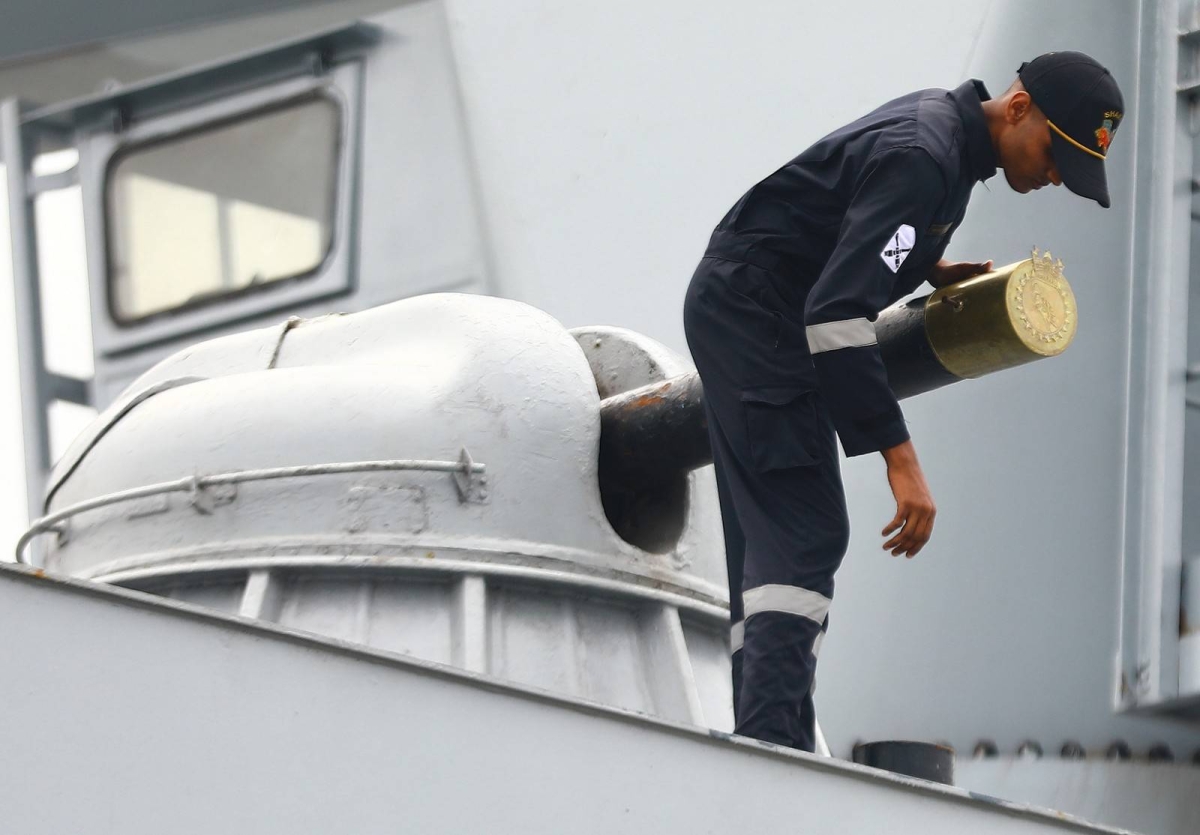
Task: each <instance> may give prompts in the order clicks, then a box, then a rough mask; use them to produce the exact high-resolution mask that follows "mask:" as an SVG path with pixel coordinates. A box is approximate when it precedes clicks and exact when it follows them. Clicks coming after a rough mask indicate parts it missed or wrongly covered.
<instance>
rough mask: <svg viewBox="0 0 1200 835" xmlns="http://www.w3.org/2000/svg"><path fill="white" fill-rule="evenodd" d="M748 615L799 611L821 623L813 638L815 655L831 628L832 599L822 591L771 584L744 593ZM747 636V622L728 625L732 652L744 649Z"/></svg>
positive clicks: (744, 602) (742, 621)
mask: <svg viewBox="0 0 1200 835" xmlns="http://www.w3.org/2000/svg"><path fill="white" fill-rule="evenodd" d="M742 601H743V605H744V607H745V610H746V617H747V618H748V617H750V616H751V615H754V614H757V613H759V612H783V613H785V614H791V615H800V616H801V617H806V618H808V619H809V620H812V621H816V622H817V623H819V624H821V631H820V632H819V633H817V637H816V640H814V641H813V650H812V651H813V655H814V656H815V655H817V654H818V653H819V652H820V650H821V642H822V641H824V640H825V632H826V630H827V629H828V628H829V605H830V603H831V602H832V601H831V600H830V599H829V598H828V597H826V596H825V595H823V594H818V593H817V592H815V591H809V590H808V589H802V588H800V587H799V586H781V585H768V586H759V587H758V588H756V589H750V590H749V591H747V592H744V593H743V594H742ZM745 639H746V622H745V621H744V620H739V621H738V622H737V623H735V624H733V625H732V626H730V627H729V652H730V654H731V655H732V654H734V653H736V652H738V651H740V650H741V648H742V644H743V643H744V642H745Z"/></svg>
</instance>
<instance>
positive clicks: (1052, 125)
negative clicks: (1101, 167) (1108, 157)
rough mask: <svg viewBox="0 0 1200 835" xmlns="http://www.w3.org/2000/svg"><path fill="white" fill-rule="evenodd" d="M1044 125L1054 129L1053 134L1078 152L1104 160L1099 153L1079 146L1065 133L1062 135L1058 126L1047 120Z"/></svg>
mask: <svg viewBox="0 0 1200 835" xmlns="http://www.w3.org/2000/svg"><path fill="white" fill-rule="evenodd" d="M1046 124H1047V125H1049V126H1050V127H1052V128H1054V132H1055V133H1057V134H1058V135H1059V136H1061V137H1062V138H1063V139H1065V140H1067V141H1068V142H1070V143H1071V144H1072V145H1074V146H1075V147H1076V148H1078V149H1079V150H1081V151H1083V152H1084V153H1085V154H1091V155H1092V156H1094V157H1095V158H1096V159H1104V154H1102V153H1100V152H1099V151H1093V150H1092V149H1091V148H1089V147H1087V146H1086V145H1080V144H1079V143H1078V142H1076V141H1075V140H1074V139H1072V138H1071V137H1069V136H1067V135H1066V134H1065V133H1063V132H1062V130H1061V129H1059V127H1058V125H1056V124H1054V123H1053V122H1051V121H1050V120H1049V119H1047V120H1046Z"/></svg>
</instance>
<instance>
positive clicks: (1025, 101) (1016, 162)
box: [1000, 93, 1062, 194]
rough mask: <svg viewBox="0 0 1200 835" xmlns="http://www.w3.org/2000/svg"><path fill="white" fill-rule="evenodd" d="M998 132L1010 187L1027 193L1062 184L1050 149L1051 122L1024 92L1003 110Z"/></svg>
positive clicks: (1003, 165)
mask: <svg viewBox="0 0 1200 835" xmlns="http://www.w3.org/2000/svg"><path fill="white" fill-rule="evenodd" d="M1005 116H1006V122H1005V130H1004V132H1003V133H1002V134H1001V136H1000V165H1001V166H1002V167H1003V168H1004V178H1005V179H1006V180H1008V184H1009V185H1010V186H1012V189H1013V191H1016V192H1018V193H1020V194H1028V193H1029V192H1030V191H1033V190H1035V189H1039V188H1041V187H1042V186H1048V185H1056V186H1059V185H1062V177H1060V176H1059V173H1058V167H1057V166H1056V165H1055V164H1054V156H1053V155H1052V154H1051V151H1050V125H1049V123H1047V121H1046V116H1045V114H1043V113H1042V111H1040V110H1038V109H1037V107H1036V106H1035V105H1034V104H1033V102H1032V101H1030V99H1029V95H1028V94H1027V93H1019V94H1018V95H1016V96H1014V97H1013V99H1012V100H1011V101H1010V102H1009V104H1008V107H1007V109H1006V111H1005Z"/></svg>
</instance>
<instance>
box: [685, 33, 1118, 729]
mask: <svg viewBox="0 0 1200 835" xmlns="http://www.w3.org/2000/svg"><path fill="white" fill-rule="evenodd" d="M1123 111H1124V104H1123V102H1122V98H1121V93H1120V90H1119V89H1118V88H1117V85H1116V82H1115V81H1114V80H1113V78H1112V75H1111V74H1109V72H1108V71H1107V70H1106V69H1104V68H1103V67H1102V66H1100V64H1098V63H1097V62H1096V61H1094V60H1093V59H1091V58H1089V57H1088V56H1086V55H1082V54H1080V53H1075V52H1057V53H1049V54H1047V55H1043V56H1040V57H1038V58H1037V59H1035V60H1033V61H1031V62H1028V63H1026V64H1023V65H1022V66H1021V68H1020V70H1019V71H1018V78H1017V80H1016V81H1015V82H1014V83H1013V85H1012V87H1010V88H1009V89H1008V91H1006V92H1005V94H1004V95H1003V96H1001V97H1000V98H998V99H991V98H990V97H989V95H988V93H987V90H986V88H985V87H984V86H983V84H982V83H981V82H979V81H974V80H972V81H968V82H966V83H965V84H963V85H962V86H960V87H958V88H957V89H954V90H950V91H947V90H936V89H935V90H923V91H920V92H917V93H912V94H910V95H907V96H904V97H902V98H899V99H896V100H895V101H892V102H889V103H887V104H885V105H883V106H882V107H881V108H879V109H878V110H875V111H874V112H872V113H870V114H868V115H867V116H864V117H863V118H861V119H859V120H858V121H856V122H853V123H852V124H850V125H847V126H846V127H843V128H841V129H840V130H837V131H834V132H833V133H831V134H829V135H828V136H826V137H825V138H824V139H822V140H820V141H819V142H817V143H816V144H815V145H813V146H812V147H811V148H809V149H808V150H807V151H805V152H804V153H802V154H801V155H800V156H798V157H796V158H795V159H794V160H792V161H791V162H789V163H787V164H786V165H784V166H783V167H782V168H780V169H779V170H778V171H776V172H775V173H773V174H771V175H770V176H769V177H767V178H766V179H765V180H763V181H762V182H760V183H758V184H757V185H755V186H754V187H753V188H752V189H750V191H749V192H747V193H746V194H745V196H743V197H742V199H741V200H739V201H738V203H737V204H736V205H735V206H734V207H733V208H732V209H731V210H730V211H729V213H728V214H727V215H726V216H725V218H724V219H723V220H722V221H721V223H720V224H719V225H718V226H717V228H716V231H714V232H713V234H712V238H711V240H710V241H709V244H708V248H707V250H706V252H705V255H704V258H703V259H702V260H701V261H700V265H699V267H698V268H697V270H696V273H695V275H694V276H693V278H692V281H691V284H690V286H689V288H688V292H687V298H686V301H685V303H684V328H685V332H686V334H687V340H688V345H689V347H690V349H691V352H692V356H693V358H694V360H695V362H696V366H697V369H698V370H699V372H700V377H701V379H702V381H703V383H704V395H705V403H706V409H707V416H708V427H709V435H710V438H711V441H712V450H713V462H714V464H715V467H716V476H717V488H718V492H719V495H720V502H721V515H722V521H723V523H724V530H725V546H726V558H727V563H728V569H729V602H730V612H731V628H730V638H731V646H732V650H733V698H734V716H735V719H736V728H735V731H736V732H737V733H739V734H742V735H746V736H752V737H755V738H757V739H762V740H766V741H768V742H775V743H779V744H782V745H787V746H791V747H794V748H800V749H803V750H806V751H812V750H814V748H815V716H814V712H813V702H812V689H813V683H814V672H815V668H816V662H817V653H818V650H819V649H820V644H821V639H822V638H823V637H824V635H825V631H826V630H827V628H828V625H829V615H828V612H829V606H830V602H831V600H832V598H833V575H834V572H835V571H836V570H837V568H838V565H839V564H840V563H841V561H842V557H843V556H844V554H845V552H846V548H847V543H848V541H849V535H850V528H849V520H848V518H847V515H846V501H845V495H844V493H843V489H842V482H841V475H840V472H839V462H838V455H837V446H836V442H835V440H834V438H835V433H836V436H837V437H838V438H840V439H841V445H842V449H843V451H844V452H845V454H846V455H847V456H854V455H862V454H864V453H868V452H876V451H879V452H881V453H882V454H883V457H884V459H885V460H886V462H887V473H888V481H889V483H890V485H891V488H892V492H893V494H894V496H895V499H896V515H895V517H894V518H893V519H892V521H891V522H889V523H888V525H887V526H886V527H885V528H884V530H883V536H884V537H889V536H890V537H891V538H890V539H888V540H887V541H886V542H885V543H884V545H883V547H884V549H885V550H889V551H891V553H892V555H893V556H895V555H899V554H904V555H906V556H908V557H912V556H915V555H916V554H917V552H919V551H920V550H921V548H922V547H923V546H924V544H925V543H926V542H927V541H928V540H929V537H930V534H931V532H932V530H933V519H934V514H935V510H934V504H933V499H932V497H931V496H930V493H929V488H928V486H927V485H926V482H925V477H924V475H923V474H922V472H921V468H920V465H919V464H918V462H917V457H916V453H915V451H914V449H913V445H912V442H911V441H910V440H909V434H908V429H907V427H906V426H905V422H904V416H903V414H902V413H901V411H900V406H899V405H898V403H897V402H896V398H895V396H894V395H893V393H892V391H891V388H890V387H889V385H888V379H887V372H886V369H885V368H884V365H883V360H882V359H881V358H880V354H879V349H878V345H877V344H876V340H875V331H874V321H875V318H876V317H877V315H878V314H879V312H880V311H881V310H882V309H883V308H884V307H886V306H888V305H889V304H891V303H893V302H895V301H897V300H899V299H900V298H902V297H904V296H906V295H908V294H909V293H911V292H912V291H914V290H915V289H917V287H918V286H920V285H921V284H922V283H923V282H925V281H928V282H930V283H931V284H933V285H934V286H942V285H944V284H948V283H951V282H954V281H959V280H962V279H964V278H968V277H970V276H972V275H976V274H979V273H981V272H985V271H987V270H988V269H990V268H991V262H990V261H989V262H987V263H950V262H947V261H944V260H942V253H943V252H944V251H945V249H946V245H947V244H948V243H949V242H950V237H951V235H952V234H953V233H954V230H955V229H956V228H957V227H958V225H959V223H961V222H962V219H963V215H964V214H965V212H966V208H967V201H968V200H969V198H970V196H971V189H972V188H973V186H974V185H975V183H977V182H979V181H981V180H986V179H988V178H989V177H991V176H992V175H994V174H995V173H996V169H997V167H1000V168H1003V170H1004V174H1005V178H1006V179H1007V181H1008V183H1009V185H1010V186H1011V187H1012V188H1013V189H1014V190H1016V191H1018V192H1020V193H1022V194H1024V193H1027V192H1029V191H1031V190H1034V189H1038V188H1041V187H1042V186H1044V185H1049V184H1051V183H1053V184H1054V185H1056V186H1057V185H1061V184H1063V183H1065V184H1066V186H1067V187H1068V188H1069V189H1070V190H1071V191H1073V192H1075V193H1077V194H1080V195H1082V196H1084V197H1088V198H1091V199H1093V200H1095V201H1096V202H1098V203H1099V204H1100V205H1101V206H1104V207H1105V208H1107V207H1108V205H1109V199H1108V187H1107V181H1106V179H1105V171H1104V157H1105V155H1106V154H1107V153H1108V147H1109V143H1110V141H1111V139H1112V136H1113V134H1114V132H1115V131H1116V128H1117V126H1118V125H1119V123H1120V121H1121V119H1122V117H1123V115H1124V114H1123Z"/></svg>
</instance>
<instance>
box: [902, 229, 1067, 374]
mask: <svg viewBox="0 0 1200 835" xmlns="http://www.w3.org/2000/svg"><path fill="white" fill-rule="evenodd" d="M1078 323H1079V318H1078V310H1077V308H1076V305H1075V294H1074V293H1072V292H1071V287H1070V285H1069V284H1068V283H1067V280H1066V278H1065V277H1064V276H1063V263H1062V261H1060V260H1057V259H1055V258H1054V256H1053V255H1051V254H1050V253H1049V252H1046V253H1044V254H1043V253H1040V252H1039V251H1038V250H1037V249H1034V250H1033V257H1031V258H1028V259H1026V260H1024V261H1018V262H1017V263H1015V264H1009V265H1008V266H1006V267H1001V268H1000V269H998V270H993V271H992V272H990V273H986V274H984V275H980V276H975V277H974V278H968V279H967V280H965V281H960V282H957V283H955V284H950V285H948V286H946V287H942V288H940V289H938V290H937V291H935V292H934V293H933V294H932V295H930V297H929V299H928V301H927V302H926V304H925V332H926V336H927V337H928V339H929V345H930V347H932V348H933V352H934V354H935V355H936V356H937V358H938V361H939V362H940V363H941V364H942V365H943V366H944V367H945V368H946V370H947V371H949V372H950V373H952V374H955V375H956V376H959V377H982V376H983V375H984V374H990V373H992V372H993V371H999V370H1001V369H1004V368H1012V367H1013V366H1016V365H1022V364H1024V363H1027V362H1032V361H1033V360H1036V359H1041V358H1043V357H1052V356H1056V355H1057V354H1061V353H1062V352H1063V351H1065V350H1066V348H1067V346H1068V345H1070V344H1071V340H1072V339H1074V337H1075V331H1076V329H1077V327H1078Z"/></svg>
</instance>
